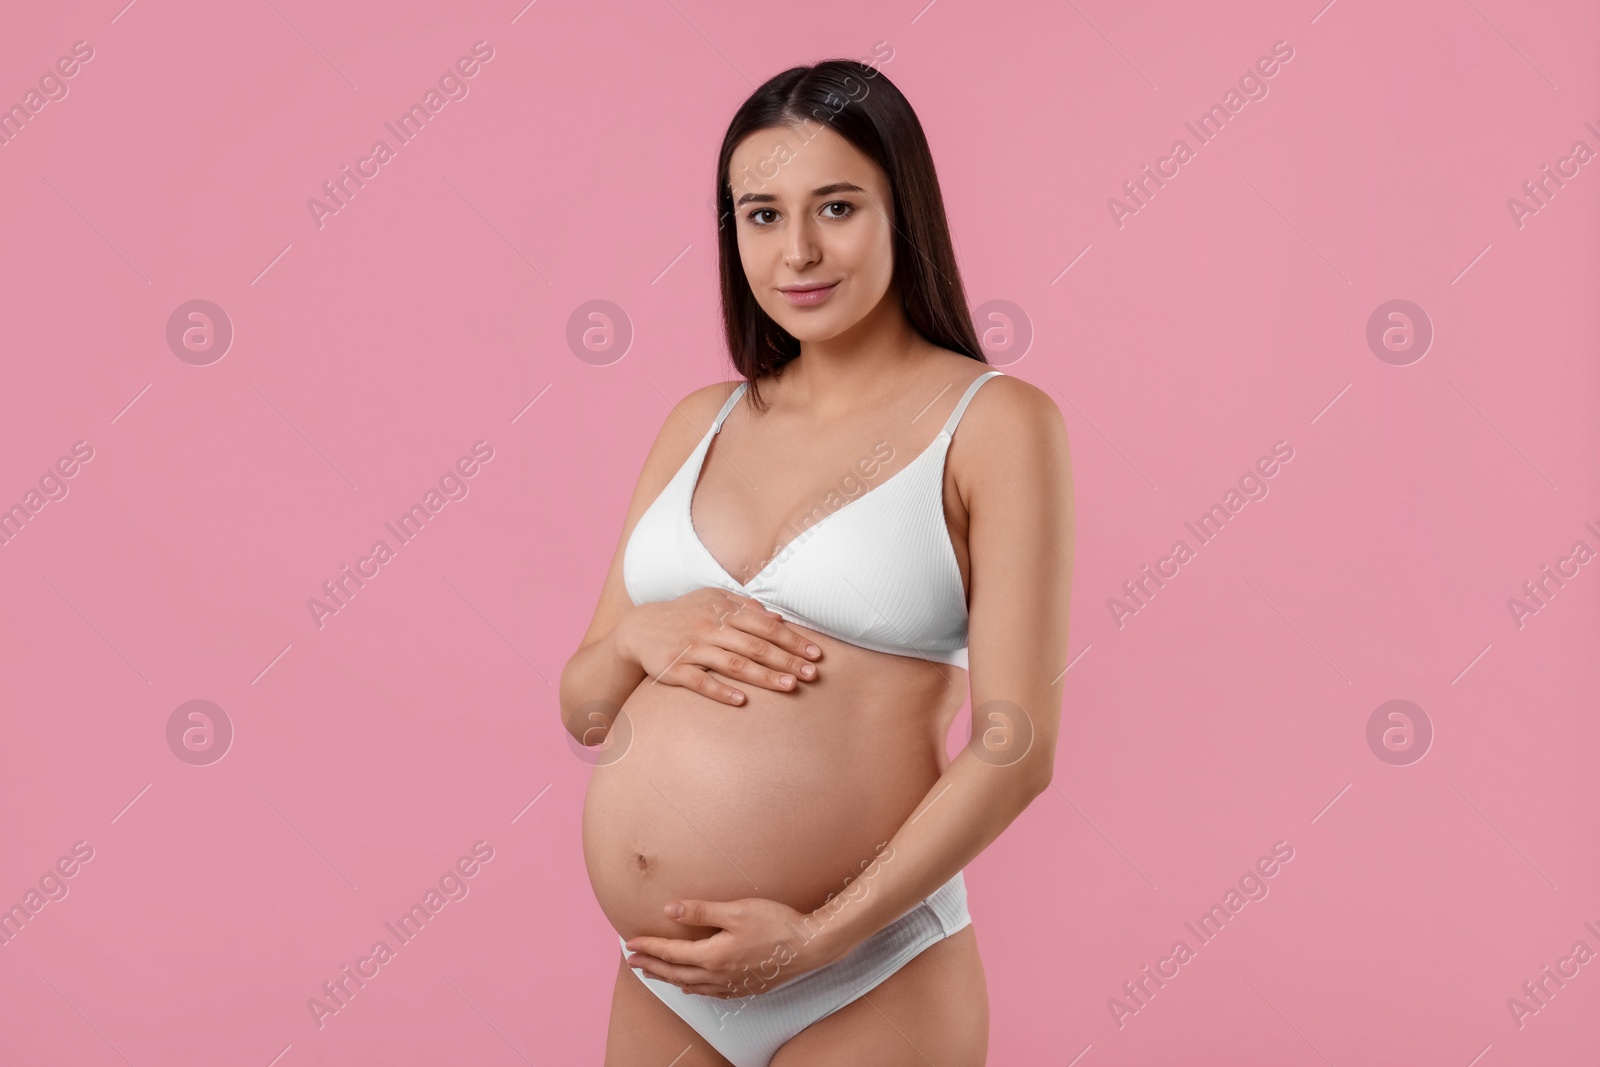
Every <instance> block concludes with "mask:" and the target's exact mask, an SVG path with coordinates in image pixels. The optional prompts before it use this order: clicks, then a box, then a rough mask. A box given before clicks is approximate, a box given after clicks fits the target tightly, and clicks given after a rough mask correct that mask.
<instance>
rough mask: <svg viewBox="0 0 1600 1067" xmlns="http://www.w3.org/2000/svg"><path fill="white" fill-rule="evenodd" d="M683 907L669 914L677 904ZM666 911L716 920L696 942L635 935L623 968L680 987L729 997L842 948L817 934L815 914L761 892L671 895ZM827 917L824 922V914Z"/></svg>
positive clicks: (693, 920)
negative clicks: (722, 897) (729, 896)
mask: <svg viewBox="0 0 1600 1067" xmlns="http://www.w3.org/2000/svg"><path fill="white" fill-rule="evenodd" d="M680 905H681V907H682V911H681V912H679V913H678V914H676V915H674V914H673V909H674V907H676V906H680ZM666 912H667V917H668V918H669V919H672V920H674V921H676V922H679V923H682V924H683V925H685V926H715V927H718V928H719V929H718V931H717V932H716V933H714V934H712V935H711V936H710V937H705V938H701V939H699V940H697V941H683V940H677V939H674V938H668V937H635V938H632V939H630V940H629V941H628V942H627V946H628V951H630V952H632V953H634V954H633V955H631V956H629V957H628V966H629V967H641V969H642V970H643V972H644V974H645V975H647V976H648V977H651V978H658V979H660V980H662V981H665V982H671V983H673V984H674V985H677V986H681V987H682V988H683V990H684V992H686V993H699V994H701V995H703V996H708V997H722V998H723V999H733V998H737V997H745V996H749V995H750V994H752V993H760V992H763V991H765V990H767V989H769V988H771V987H772V986H773V985H775V984H776V983H778V982H787V981H788V980H789V979H791V978H794V977H796V976H798V975H802V974H805V973H806V972H808V971H814V970H816V969H817V968H819V967H822V966H824V965H826V964H828V963H832V962H833V961H834V960H835V959H837V958H838V957H839V956H840V955H842V954H843V953H839V952H837V951H836V950H835V947H834V945H833V944H832V943H831V942H830V941H829V940H828V939H826V938H824V937H823V936H822V930H820V929H819V928H818V926H817V918H816V917H815V916H811V915H806V914H804V913H802V912H799V911H796V910H795V909H794V908H791V907H789V906H788V905H787V904H780V903H778V902H777V901H775V900H764V899H762V898H760V897H746V898H743V899H741V900H729V901H717V900H689V899H682V900H676V901H673V902H672V903H671V904H668V905H667V908H666ZM824 921H826V920H824Z"/></svg>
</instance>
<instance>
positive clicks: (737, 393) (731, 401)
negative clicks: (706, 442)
mask: <svg viewBox="0 0 1600 1067" xmlns="http://www.w3.org/2000/svg"><path fill="white" fill-rule="evenodd" d="M748 388H750V383H749V382H748V381H743V382H740V383H739V388H737V389H735V390H734V391H733V392H732V393H729V394H728V400H727V402H726V403H725V404H723V405H722V410H721V411H719V412H717V421H716V422H713V423H712V424H711V432H712V433H716V432H717V431H718V430H720V429H722V420H723V419H726V418H727V417H728V414H729V412H731V411H733V405H735V404H737V403H738V402H739V398H740V397H741V396H743V395H744V391H745V390H746V389H748Z"/></svg>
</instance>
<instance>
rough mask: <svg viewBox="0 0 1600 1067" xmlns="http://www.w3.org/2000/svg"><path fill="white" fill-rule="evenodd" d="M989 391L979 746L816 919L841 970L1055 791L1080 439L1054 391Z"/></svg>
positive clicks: (1013, 384) (975, 628) (979, 487)
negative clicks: (1071, 445) (1070, 442)
mask: <svg viewBox="0 0 1600 1067" xmlns="http://www.w3.org/2000/svg"><path fill="white" fill-rule="evenodd" d="M997 387H998V388H997ZM988 388H989V389H995V390H996V392H997V393H1000V394H1001V395H1000V396H998V397H994V398H993V399H994V400H996V401H1001V400H1003V403H999V402H997V403H991V404H979V403H976V402H974V403H973V405H972V407H971V409H970V410H969V411H968V412H967V416H966V419H965V420H964V421H963V423H962V427H963V429H964V430H965V434H964V436H965V439H966V443H967V445H968V446H969V447H968V448H967V449H965V450H961V452H962V454H961V455H960V457H959V459H958V458H956V457H954V456H952V457H951V463H952V464H954V465H955V468H956V475H957V486H958V487H960V488H963V489H965V490H966V494H965V495H966V497H967V505H968V508H967V510H968V514H969V515H970V516H971V518H970V522H969V528H968V533H967V545H968V556H969V559H970V561H971V564H970V571H971V579H970V586H971V589H970V595H969V600H970V605H971V606H970V610H969V614H968V633H967V640H968V658H969V671H968V675H969V679H968V680H969V682H970V683H971V696H972V709H973V715H972V739H971V741H970V742H969V743H968V745H967V747H966V748H965V749H963V750H962V751H961V752H960V754H959V755H958V756H957V757H956V758H955V759H954V760H953V761H952V762H951V764H950V766H949V767H948V768H946V770H945V773H944V774H943V775H942V776H941V777H940V778H939V780H938V781H937V782H936V783H934V786H933V788H932V789H930V790H929V791H928V795H927V796H926V797H925V798H924V799H923V801H922V803H921V804H919V805H918V806H917V810H916V811H915V812H914V813H913V814H912V815H911V817H910V818H908V819H907V820H906V822H905V824H904V825H903V826H901V827H900V829H899V830H898V831H897V832H896V833H895V835H894V836H893V837H892V838H891V839H890V841H889V845H888V847H887V848H885V849H883V850H881V852H880V853H879V855H878V858H876V859H874V860H872V861H871V863H870V864H868V865H867V866H866V867H864V868H863V869H862V871H861V873H860V874H859V875H858V876H857V878H856V880H855V882H853V883H852V884H851V886H850V888H849V889H847V890H846V891H845V892H844V893H842V894H840V895H839V896H836V897H834V898H833V899H832V900H830V901H829V902H827V903H825V904H823V905H822V906H821V907H819V908H817V909H816V911H814V912H812V913H811V915H810V916H809V921H808V925H809V926H810V928H811V929H812V930H816V931H818V933H817V935H816V936H817V938H818V940H819V945H818V948H820V949H821V950H822V954H823V955H825V956H827V957H830V958H837V957H838V956H842V955H844V954H845V953H846V952H848V951H849V950H850V949H851V948H853V947H854V946H855V945H857V944H859V943H860V942H861V941H863V940H865V939H866V938H867V937H869V936H871V935H872V934H873V933H875V932H876V931H878V930H881V929H882V928H883V927H885V926H887V925H888V924H889V923H891V922H893V921H894V920H895V919H896V918H898V917H899V916H900V915H902V914H904V913H905V912H906V911H908V910H910V909H911V908H913V907H915V906H916V905H917V903H918V902H920V901H921V900H922V899H923V898H925V897H927V896H929V895H930V894H932V893H933V891H934V890H935V889H938V888H939V887H940V886H941V885H943V884H944V883H945V882H947V881H949V880H950V879H951V878H953V877H955V874H956V872H957V871H959V870H961V869H962V868H963V867H965V866H966V865H967V864H968V863H969V862H970V861H971V860H972V859H973V857H975V856H977V855H978V853H980V852H982V851H983V850H984V849H985V848H987V847H988V845H989V843H990V842H991V841H993V840H994V839H995V838H997V837H999V836H1000V834H1001V832H1002V831H1004V830H1005V828H1006V827H1007V826H1009V825H1010V824H1011V822H1012V820H1013V819H1015V818H1016V817H1017V816H1018V815H1019V814H1020V813H1021V812H1022V810H1023V809H1024V808H1026V807H1027V806H1028V805H1029V804H1030V803H1031V802H1032V801H1033V798H1034V797H1036V796H1038V795H1039V794H1040V793H1042V792H1043V791H1044V790H1045V788H1046V787H1048V786H1049V784H1050V778H1051V775H1052V773H1053V769H1054V763H1055V747H1056V734H1057V731H1058V729H1059V726H1060V718H1061V699H1062V692H1063V689H1064V685H1065V683H1064V681H1063V676H1064V675H1065V673H1066V663H1067V601H1068V595H1069V593H1070V589H1071V583H1072V555H1073V532H1074V526H1075V523H1074V520H1073V492H1072V467H1071V460H1070V456H1069V454H1068V450H1067V431H1066V426H1065V424H1064V422H1063V421H1062V417H1061V411H1060V409H1059V408H1058V407H1057V406H1056V404H1055V401H1053V400H1052V399H1051V398H1050V396H1049V395H1048V394H1047V393H1045V392H1043V391H1042V390H1040V389H1038V388H1036V387H1034V386H1032V385H1029V384H1028V383H1026V382H1023V381H1021V380H1020V379H1018V378H1011V377H1006V378H998V379H996V380H995V381H993V382H990V383H989V386H988ZM974 431H976V432H974ZM959 436H963V435H958V437H959ZM980 443H981V447H977V446H979V445H980ZM951 447H952V450H956V448H957V446H956V445H954V444H952V446H951Z"/></svg>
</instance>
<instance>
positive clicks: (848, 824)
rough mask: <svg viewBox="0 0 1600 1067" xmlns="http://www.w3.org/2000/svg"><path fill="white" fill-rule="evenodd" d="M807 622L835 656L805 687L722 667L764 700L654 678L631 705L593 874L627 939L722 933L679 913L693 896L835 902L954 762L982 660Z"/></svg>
mask: <svg viewBox="0 0 1600 1067" xmlns="http://www.w3.org/2000/svg"><path fill="white" fill-rule="evenodd" d="M804 632H805V633H806V635H807V636H808V637H811V638H812V640H814V641H815V642H816V643H817V644H818V645H819V646H821V647H822V649H823V658H822V659H821V660H820V661H819V662H818V674H819V679H818V680H817V681H815V682H811V683H806V684H803V685H801V686H800V687H799V689H798V690H797V691H795V692H789V693H785V692H778V691H775V690H770V689H762V688H761V687H759V686H755V685H751V684H748V683H741V682H733V680H731V679H722V680H724V681H729V682H730V683H731V684H735V685H737V686H738V688H740V689H741V690H743V691H744V693H745V694H746V696H747V698H748V699H747V701H746V703H745V704H744V706H742V707H733V706H731V705H728V704H722V703H719V702H717V701H714V700H711V699H710V698H709V697H704V696H701V695H700V694H699V693H696V692H694V691H692V690H688V689H684V688H682V687H680V686H671V685H664V684H656V685H652V684H651V683H650V682H649V680H648V679H647V680H646V681H645V682H644V684H642V685H641V686H640V687H639V688H638V689H637V690H635V691H634V693H633V694H632V696H630V697H629V698H628V700H627V701H626V703H624V704H623V713H624V715H625V716H626V721H627V730H626V731H624V730H619V731H618V743H619V744H622V743H624V742H622V740H621V738H622V736H623V734H624V733H625V732H628V731H631V733H630V734H629V736H628V738H627V740H626V742H625V743H626V749H625V751H624V752H623V754H622V755H621V756H620V758H614V759H613V758H612V757H611V756H610V755H608V756H607V759H606V760H605V761H602V762H601V764H600V765H599V766H597V767H596V768H595V770H594V773H593V775H592V776H591V777H590V780H589V788H588V793H587V795H586V796H585V799H584V811H583V849H584V861H585V863H586V864H587V867H588V871H589V880H590V883H591V885H592V886H593V888H594V892H595V897H596V899H597V900H598V902H599V904H600V907H601V910H603V911H604V912H605V915H606V918H607V919H609V920H610V922H611V925H612V927H613V928H614V929H615V930H616V931H617V932H618V933H619V934H621V935H622V936H623V937H635V936H639V935H647V934H648V935H657V936H665V937H678V938H700V937H706V936H709V935H710V934H712V933H714V932H715V931H714V930H712V929H709V928H705V927H695V926H685V925H683V924H680V923H676V922H673V921H672V920H671V919H668V918H667V917H666V916H665V914H664V913H663V911H662V908H663V906H664V905H665V904H666V903H667V902H668V901H671V900H674V899H677V898H680V897H693V898H696V899H701V900H738V899H740V898H742V897H763V898H766V899H768V900H776V901H780V902H781V903H784V904H787V905H789V906H790V907H792V908H795V909H796V910H798V911H801V912H809V911H811V910H813V909H815V908H817V907H819V906H820V905H821V904H822V903H823V902H824V901H825V900H826V899H827V897H828V895H829V894H830V893H843V892H844V891H845V889H846V879H849V878H853V877H854V876H855V875H858V874H859V873H860V872H861V870H862V868H863V867H864V866H865V865H866V864H867V863H869V862H870V861H871V860H872V859H874V858H875V857H876V856H877V855H878V853H879V851H881V850H882V849H883V846H884V844H885V843H886V842H887V841H888V840H889V838H890V837H892V836H893V835H894V833H895V832H896V831H897V830H898V829H899V828H900V826H901V825H902V824H903V823H904V822H905V820H906V819H907V818H908V817H909V816H910V815H911V813H912V812H913V811H914V810H915V809H916V806H917V805H918V804H919V803H920V802H921V801H922V798H923V797H924V796H925V795H926V794H927V792H928V790H929V789H931V788H932V786H933V784H934V782H936V781H937V780H938V778H939V776H940V775H941V774H942V773H943V771H944V768H945V766H946V765H947V763H948V760H947V759H946V757H945V751H944V737H945V734H946V733H947V731H948V729H949V726H950V723H951V720H952V718H953V716H954V714H955V712H956V711H957V710H958V709H959V708H960V706H961V703H962V701H963V700H964V698H965V688H966V687H965V681H966V672H964V671H962V670H960V669H958V668H953V667H948V666H943V665H932V664H929V663H927V662H925V661H921V660H911V659H908V658H906V657H900V656H889V655H885V654H883V653H878V652H871V651H868V650H866V649H860V648H856V647H855V646H853V645H848V644H845V643H844V642H840V641H837V640H834V639H832V638H828V637H826V636H825V635H817V634H814V633H813V632H812V631H809V630H807V631H804ZM719 678H720V676H719Z"/></svg>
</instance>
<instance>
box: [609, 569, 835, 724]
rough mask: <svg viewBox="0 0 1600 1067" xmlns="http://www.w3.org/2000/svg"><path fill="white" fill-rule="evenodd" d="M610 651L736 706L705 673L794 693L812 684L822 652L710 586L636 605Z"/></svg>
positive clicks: (773, 617)
mask: <svg viewBox="0 0 1600 1067" xmlns="http://www.w3.org/2000/svg"><path fill="white" fill-rule="evenodd" d="M615 638H616V645H617V650H618V652H620V653H621V654H622V655H623V656H624V657H626V658H627V659H629V660H631V661H632V662H634V663H637V664H638V665H639V666H640V667H641V668H643V669H644V671H645V672H646V673H648V674H649V675H650V676H651V677H652V678H653V679H654V680H656V681H657V682H665V683H666V684H668V685H681V686H683V687H684V688H685V689H693V690H694V691H695V692H697V693H700V694H702V695H703V696H708V697H710V698H711V699H713V700H717V701H721V702H722V703H724V704H732V705H735V706H738V705H740V704H743V703H744V702H745V694H744V693H742V692H740V691H739V690H737V689H735V688H734V687H733V686H731V685H727V684H726V683H724V682H722V681H720V680H718V679H717V678H715V677H713V676H712V674H711V671H712V670H715V671H716V672H717V673H718V674H720V675H722V676H723V677H726V678H737V679H738V680H740V681H742V682H749V683H750V684H752V685H759V686H761V687H762V688H764V689H776V690H778V691H779V692H793V691H794V689H795V687H796V686H797V685H799V683H800V682H801V681H808V682H809V681H813V680H815V678H816V677H817V668H816V666H815V665H814V664H813V663H812V662H811V661H812V660H814V659H817V658H819V657H820V656H821V655H822V650H821V649H820V648H818V647H817V646H816V645H815V644H813V643H812V642H811V641H810V640H809V639H807V638H806V637H804V636H802V635H801V634H800V632H799V631H798V630H796V629H794V628H793V627H792V626H790V625H789V624H788V623H786V622H784V621H783V618H782V616H780V615H778V614H776V613H775V612H771V611H768V610H767V609H766V608H764V607H762V606H761V604H760V603H759V602H758V601H756V600H754V599H752V598H750V597H747V596H740V595H739V594H737V593H734V592H730V591H729V590H726V589H720V588H717V587H715V586H707V587H705V588H701V589H694V590H691V591H690V592H687V593H685V594H683V595H682V596H680V597H676V598H674V599H672V600H660V601H654V602H652V603H649V604H637V605H635V606H634V607H633V608H631V609H630V610H629V611H628V613H627V614H626V615H624V616H623V617H622V620H621V621H620V622H619V623H618V624H617V629H616V635H615Z"/></svg>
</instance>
